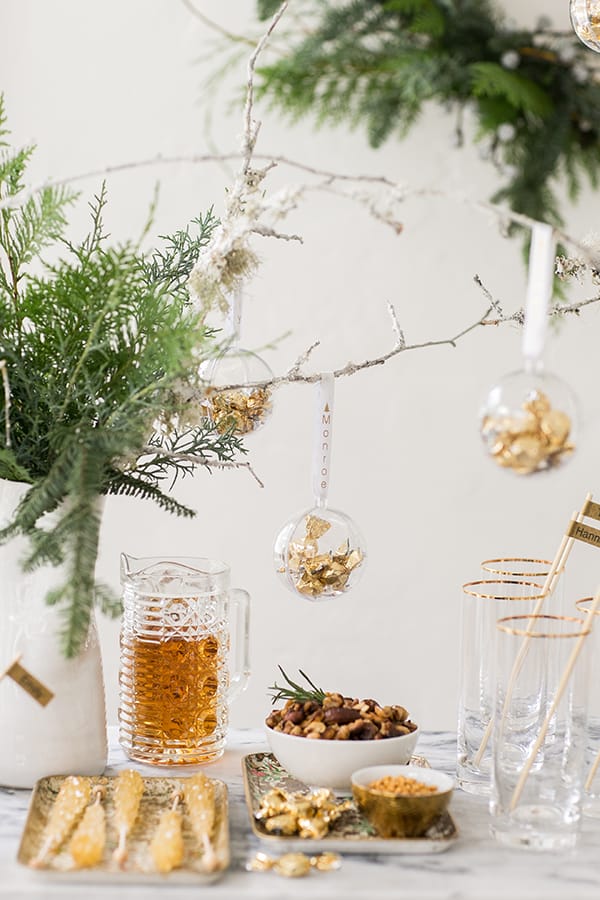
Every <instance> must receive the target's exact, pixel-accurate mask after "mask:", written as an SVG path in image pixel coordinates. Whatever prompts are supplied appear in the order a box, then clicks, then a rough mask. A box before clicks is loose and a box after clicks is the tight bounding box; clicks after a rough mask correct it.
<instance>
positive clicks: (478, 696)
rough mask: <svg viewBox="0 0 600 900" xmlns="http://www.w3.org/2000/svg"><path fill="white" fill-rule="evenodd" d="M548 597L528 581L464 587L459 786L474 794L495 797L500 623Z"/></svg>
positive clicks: (532, 608) (487, 583) (533, 607)
mask: <svg viewBox="0 0 600 900" xmlns="http://www.w3.org/2000/svg"><path fill="white" fill-rule="evenodd" d="M543 597H544V594H543V589H542V585H541V584H538V583H536V582H532V581H525V580H517V579H498V580H496V581H493V580H486V581H470V582H467V583H466V584H463V586H462V606H461V614H462V628H461V633H462V646H461V655H460V687H459V704H458V760H457V780H458V783H459V784H460V786H461V787H462V789H463V790H465V791H469V792H470V793H473V794H485V795H487V794H489V792H490V773H491V768H492V753H491V741H490V737H491V722H492V718H493V710H494V696H495V695H494V663H495V651H494V648H495V641H496V621H497V620H498V619H499V618H501V617H502V616H506V615H509V614H511V615H512V614H515V613H532V612H533V611H534V609H535V608H536V604H538V602H543Z"/></svg>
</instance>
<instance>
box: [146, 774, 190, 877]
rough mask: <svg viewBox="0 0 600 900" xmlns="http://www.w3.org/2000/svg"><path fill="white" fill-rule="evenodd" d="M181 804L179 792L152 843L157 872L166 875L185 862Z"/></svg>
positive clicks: (160, 823)
mask: <svg viewBox="0 0 600 900" xmlns="http://www.w3.org/2000/svg"><path fill="white" fill-rule="evenodd" d="M180 802H181V794H180V793H179V791H178V792H177V793H176V794H175V795H174V798H173V805H172V806H171V809H168V810H166V811H165V812H163V813H162V815H161V817H160V821H159V823H158V827H157V829H156V831H155V832H154V837H153V838H152V841H151V842H150V853H151V854H152V859H153V860H154V866H155V868H156V870H157V872H162V873H164V874H166V873H167V872H170V871H171V869H176V868H177V867H178V866H180V865H181V863H182V862H183V854H184V846H183V833H182V815H181V812H180V811H179V810H178V809H177V807H178V805H179V803H180Z"/></svg>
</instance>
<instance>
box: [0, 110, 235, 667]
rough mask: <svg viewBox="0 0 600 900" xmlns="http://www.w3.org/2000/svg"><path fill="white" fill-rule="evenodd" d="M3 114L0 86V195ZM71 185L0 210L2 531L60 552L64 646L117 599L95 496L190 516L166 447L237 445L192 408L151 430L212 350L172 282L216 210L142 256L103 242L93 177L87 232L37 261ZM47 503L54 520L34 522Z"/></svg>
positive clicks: (13, 162) (5, 185)
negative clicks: (6, 518) (105, 568)
mask: <svg viewBox="0 0 600 900" xmlns="http://www.w3.org/2000/svg"><path fill="white" fill-rule="evenodd" d="M5 121H6V119H5V115H4V108H3V104H2V98H1V97H0V141H1V142H2V147H1V148H0V198H5V197H7V196H15V195H16V194H17V193H18V192H19V191H20V190H21V189H22V187H23V178H24V173H25V169H26V165H27V162H28V160H29V158H30V156H31V153H32V149H33V148H30V147H28V148H26V149H22V150H17V151H12V150H11V149H10V148H9V147H8V145H7V143H6V141H5V140H4V137H5V135H6V133H7V132H6V129H5ZM74 199H75V198H74V196H73V194H71V193H69V192H68V191H65V190H57V189H54V188H48V189H46V190H44V191H42V192H40V194H39V195H36V196H35V197H33V198H31V199H29V200H27V201H25V202H23V204H21V205H17V206H15V207H6V208H4V209H2V210H0V359H1V360H4V361H5V364H6V373H7V376H8V380H9V383H10V401H11V402H10V408H9V410H8V411H7V410H6V406H5V397H4V392H3V391H0V425H1V426H2V427H0V478H5V479H9V480H11V481H19V482H24V483H26V484H28V485H30V487H29V489H28V491H27V493H26V494H25V495H24V497H23V499H22V500H21V502H20V504H19V506H18V508H17V510H16V513H15V515H14V517H13V519H12V521H11V522H10V523H9V524H8V525H7V526H6V527H5V528H4V529H3V530H2V531H1V532H0V542H2V543H3V542H6V541H8V540H9V539H10V538H12V537H13V536H16V535H23V536H25V537H27V538H28V539H29V551H28V554H27V556H26V558H25V560H24V561H23V565H24V568H25V569H26V570H31V569H34V568H36V567H37V566H40V565H43V564H47V563H50V564H54V565H56V564H59V563H62V562H65V563H66V565H67V577H66V580H65V583H64V584H63V585H61V586H60V587H59V588H57V589H56V590H54V591H52V592H51V594H50V595H49V596H48V598H47V599H48V602H50V603H59V604H60V605H61V608H62V610H63V611H64V629H63V647H64V651H65V653H66V655H67V656H73V655H75V654H76V653H77V651H78V649H79V647H80V646H81V643H82V641H83V640H84V639H85V636H86V634H87V630H88V625H89V619H90V614H91V610H92V607H93V604H94V600H95V601H96V603H97V604H98V605H99V606H100V607H101V608H102V609H104V610H105V611H109V612H115V611H117V610H118V608H119V607H118V602H117V601H116V600H115V598H114V597H113V596H112V594H111V592H110V591H109V590H108V589H107V588H106V587H104V586H102V585H95V584H94V567H95V563H96V557H97V552H98V538H99V529H100V509H99V504H98V498H99V497H101V496H102V495H106V494H111V493H112V494H126V495H133V496H137V497H142V498H147V499H150V500H154V501H155V502H156V503H158V504H159V505H160V506H161V507H162V508H163V509H165V510H166V511H168V512H172V513H176V514H178V515H186V516H191V515H194V512H193V510H191V509H189V508H188V507H186V506H184V505H182V504H180V503H178V502H177V501H176V500H175V499H174V498H172V497H170V496H169V495H168V493H166V491H165V490H164V489H163V486H164V487H166V488H167V489H169V488H170V487H171V486H172V484H173V482H174V481H175V479H176V478H177V476H178V475H182V476H183V475H186V474H187V473H189V472H190V471H191V469H192V468H193V465H192V464H191V463H190V462H189V461H182V460H179V459H177V458H174V457H172V456H170V455H169V452H170V451H177V450H181V449H182V448H183V449H184V450H185V452H186V454H199V455H200V456H201V457H202V458H203V459H211V458H212V459H215V460H231V459H232V458H233V457H234V456H235V455H236V453H237V452H239V451H240V450H242V451H243V448H242V447H241V445H240V441H239V440H238V439H237V438H236V437H235V436H234V435H232V434H226V435H222V434H219V433H218V432H217V431H216V430H215V429H214V428H213V427H212V426H211V424H210V423H209V422H208V421H207V420H206V419H203V418H201V417H200V416H197V417H196V419H197V421H196V424H194V425H193V426H190V427H188V428H186V429H182V430H180V432H179V433H177V432H173V433H170V434H169V436H168V437H162V436H161V435H160V434H154V435H153V431H154V424H155V422H156V421H157V420H158V419H159V418H160V419H161V420H163V421H166V422H173V421H175V420H176V419H177V417H178V416H179V417H180V421H183V419H182V418H181V416H182V415H183V414H184V413H185V412H186V411H185V409H184V408H183V406H182V404H183V403H184V401H183V400H182V399H181V398H182V396H184V395H185V390H184V391H182V390H181V388H182V387H183V388H192V387H193V386H194V385H196V383H197V382H196V379H197V377H198V376H197V372H198V366H199V362H200V359H201V358H202V353H204V355H205V356H206V354H207V353H208V352H209V351H210V347H211V344H210V339H209V336H210V332H208V331H207V329H206V328H205V326H204V325H203V322H202V321H201V318H200V317H199V315H198V314H197V313H195V312H194V311H193V309H192V307H191V306H190V304H189V303H188V302H187V300H186V297H185V293H184V291H183V290H182V285H183V282H184V280H185V278H186V277H187V274H188V273H189V270H190V269H191V266H192V265H193V262H194V261H195V259H196V256H197V251H198V249H199V248H200V247H201V246H203V245H204V244H205V243H206V242H207V241H208V240H209V238H210V235H211V233H212V230H213V229H214V228H215V226H216V224H217V222H216V220H215V219H214V217H213V215H212V212H208V213H207V214H206V215H205V216H200V217H199V218H198V219H197V220H195V222H194V223H193V224H192V226H191V228H190V227H188V228H187V229H185V231H181V232H178V233H177V234H175V235H173V236H172V237H167V238H165V245H164V248H163V249H162V250H159V251H156V252H155V253H154V254H153V255H152V256H151V257H150V258H149V259H145V258H143V257H142V256H141V254H140V252H139V250H138V248H137V247H135V246H131V245H124V246H119V247H110V246H107V243H106V236H105V234H104V231H103V226H102V210H103V207H104V205H105V203H106V193H105V190H104V188H103V189H102V191H101V193H100V194H99V196H98V197H96V198H95V200H94V202H93V203H92V204H91V205H90V208H91V218H92V225H91V230H90V234H89V235H88V236H87V238H86V239H85V240H84V241H83V242H82V243H81V244H79V245H73V244H68V243H66V242H64V241H63V242H62V252H63V257H62V258H61V259H59V261H58V262H55V263H53V264H52V265H51V266H50V265H47V266H45V267H41V274H40V253H41V252H42V251H43V250H44V248H45V247H47V246H48V245H50V244H52V243H56V242H59V241H61V240H62V235H63V231H64V228H65V224H66V211H67V209H68V207H69V205H70V204H71V203H73V201H74ZM31 263H35V264H36V265H35V266H34V267H32V266H31V265H30V264H31ZM188 393H189V391H188ZM7 421H8V423H9V426H10V427H9V428H6V427H5V423H6V422H7ZM166 430H167V431H169V429H166ZM47 513H54V514H55V517H54V520H53V524H52V526H51V527H49V526H48V525H47V522H45V523H44V528H42V527H41V524H40V520H41V518H42V517H43V516H44V515H45V514H47Z"/></svg>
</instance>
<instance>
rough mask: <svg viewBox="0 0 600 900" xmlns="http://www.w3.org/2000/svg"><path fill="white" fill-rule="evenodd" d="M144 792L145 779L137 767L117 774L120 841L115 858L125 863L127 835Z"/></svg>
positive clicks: (115, 797) (116, 808) (117, 809)
mask: <svg viewBox="0 0 600 900" xmlns="http://www.w3.org/2000/svg"><path fill="white" fill-rule="evenodd" d="M143 793H144V779H143V778H142V776H141V775H140V773H139V772H136V771H135V769H124V770H123V771H122V772H119V775H118V776H117V783H116V785H115V790H114V795H113V796H114V804H115V826H116V828H117V832H118V834H119V843H118V845H117V847H116V849H115V851H114V853H113V858H114V859H115V860H116V861H117V862H118V863H119V865H120V866H122V865H123V863H124V862H125V860H126V859H127V837H128V835H129V833H130V831H131V829H132V828H133V825H134V823H135V820H136V818H137V814H138V811H139V808H140V800H141V799H142V794H143Z"/></svg>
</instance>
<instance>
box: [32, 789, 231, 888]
mask: <svg viewBox="0 0 600 900" xmlns="http://www.w3.org/2000/svg"><path fill="white" fill-rule="evenodd" d="M64 780H65V776H64V775H51V776H49V777H48V778H42V779H41V780H40V781H38V782H37V784H36V785H35V787H34V789H33V794H32V796H31V802H30V805H29V812H28V815H27V821H26V822H25V827H24V829H23V835H22V837H21V845H20V847H19V852H18V854H17V859H18V861H19V862H20V863H21V864H22V865H24V866H30V863H31V861H32V860H33V859H34V858H35V855H36V853H37V851H38V849H39V846H40V843H41V839H42V833H43V830H44V827H45V825H46V821H47V819H48V815H49V813H50V810H51V808H52V804H53V803H54V801H55V799H56V795H57V794H58V791H59V789H60V786H61V784H62V782H63V781H64ZM116 780H117V777H116V776H105V775H99V776H97V777H96V776H93V777H91V778H90V782H91V784H92V789H93V787H94V785H103V786H104V787H105V790H106V794H105V799H104V800H103V805H104V807H105V809H106V825H107V839H106V847H105V850H104V855H103V858H102V860H101V862H100V863H99V864H98V865H97V866H94V868H91V869H75V868H73V862H72V860H71V856H70V854H69V851H68V850H67V849H66V848H65V847H62V848H61V849H60V850H59V852H58V853H57V854H55V855H54V856H53V857H52V859H51V861H50V864H49V866H48V867H47V868H44V869H32V872H37V873H39V874H40V875H41V876H42V877H44V878H45V879H46V881H49V880H50V879H52V880H53V881H54V880H56V881H64V882H69V883H73V882H88V883H91V882H121V883H127V884H139V883H153V884H156V883H170V884H202V883H208V882H211V881H215V880H216V879H218V878H220V877H221V875H222V874H223V872H224V871H225V869H227V867H228V865H229V827H228V814H227V788H226V786H225V785H224V784H223V782H222V781H217V780H215V779H213V781H214V785H215V803H216V817H215V827H214V832H213V840H212V844H213V847H214V850H215V854H216V857H217V869H216V871H214V872H210V873H208V872H206V871H204V868H203V864H202V851H201V849H200V847H199V846H198V843H197V841H196V839H195V837H194V835H193V833H192V830H191V827H190V825H189V822H188V821H187V816H185V815H184V818H183V840H184V845H185V856H184V860H183V864H182V865H181V867H180V868H177V869H173V871H171V872H169V874H168V875H161V874H159V873H158V872H156V871H155V870H154V867H153V865H152V859H151V857H150V853H149V850H148V846H149V843H150V841H151V840H152V836H153V834H154V831H155V829H156V826H157V824H158V820H159V818H160V814H161V813H162V812H163V811H164V810H165V809H168V808H169V807H170V805H171V798H172V795H173V792H174V791H176V790H177V789H178V788H179V787H180V785H181V782H182V781H183V780H184V779H182V778H166V777H154V776H151V777H144V794H143V796H142V800H141V803H140V810H139V813H138V817H137V819H136V822H135V825H134V826H133V829H132V831H131V834H130V835H129V839H128V842H127V849H128V859H127V862H126V864H125V868H124V869H120V868H119V866H118V865H117V863H116V862H115V861H114V860H113V859H112V852H113V850H114V848H115V847H116V844H117V840H116V833H115V828H114V827H113V825H112V822H113V812H114V805H113V789H114V785H115V782H116ZM66 843H67V844H68V840H67V842H66Z"/></svg>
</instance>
